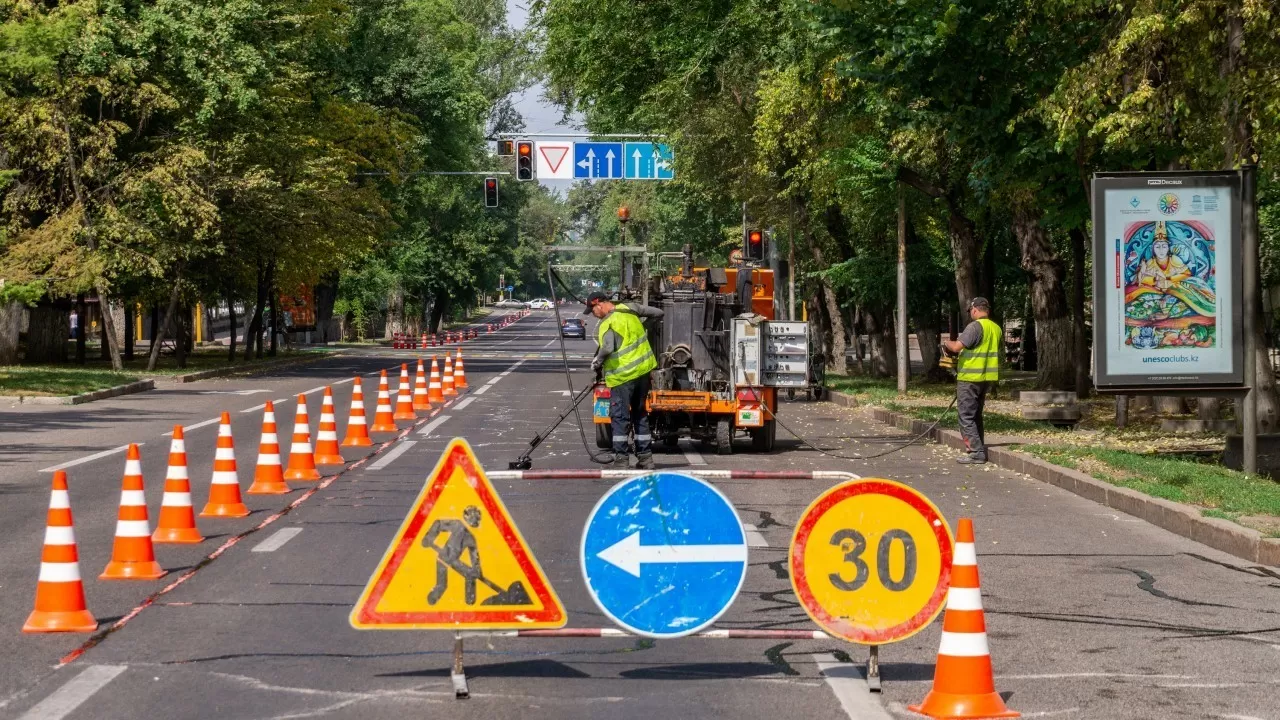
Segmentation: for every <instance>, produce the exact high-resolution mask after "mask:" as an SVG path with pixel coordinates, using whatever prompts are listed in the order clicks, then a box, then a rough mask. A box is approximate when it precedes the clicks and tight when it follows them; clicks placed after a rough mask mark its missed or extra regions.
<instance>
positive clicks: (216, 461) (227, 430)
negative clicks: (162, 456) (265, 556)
mask: <svg viewBox="0 0 1280 720" xmlns="http://www.w3.org/2000/svg"><path fill="white" fill-rule="evenodd" d="M248 514H249V508H247V507H245V504H244V500H242V499H241V498H240V472H239V471H238V470H237V469H236V445H235V441H234V440H233V439H232V437H231V413H226V412H224V413H222V421H221V422H219V423H218V446H217V449H216V450H214V455H213V480H212V481H211V482H210V483H209V502H207V503H205V506H204V509H203V510H201V511H200V517H245V516H246V515H248Z"/></svg>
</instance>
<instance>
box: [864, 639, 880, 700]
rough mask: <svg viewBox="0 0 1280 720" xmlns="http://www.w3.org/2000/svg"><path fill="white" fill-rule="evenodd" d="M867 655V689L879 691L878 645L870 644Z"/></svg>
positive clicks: (874, 691)
mask: <svg viewBox="0 0 1280 720" xmlns="http://www.w3.org/2000/svg"><path fill="white" fill-rule="evenodd" d="M868 650H869V654H868V655H867V690H869V691H871V692H873V693H878V692H880V646H879V645H872V646H871V647H870V648H869V649H868Z"/></svg>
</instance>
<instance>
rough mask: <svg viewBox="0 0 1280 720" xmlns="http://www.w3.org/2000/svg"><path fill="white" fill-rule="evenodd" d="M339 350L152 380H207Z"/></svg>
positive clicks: (310, 359) (314, 358)
mask: <svg viewBox="0 0 1280 720" xmlns="http://www.w3.org/2000/svg"><path fill="white" fill-rule="evenodd" d="M340 352H341V351H340V350H339V351H334V352H327V353H316V354H315V355H314V356H312V355H308V356H304V357H292V358H280V359H279V360H267V361H265V362H260V363H253V364H250V365H231V366H228V367H221V368H212V369H210V370H200V371H197V372H193V373H187V374H185V375H156V376H154V377H153V380H159V381H161V382H171V383H175V384H179V385H180V384H183V383H189V382H196V381H198V380H208V379H210V378H218V377H226V376H228V375H252V374H254V373H256V372H259V371H264V370H271V369H274V368H278V367H280V366H282V365H298V364H302V363H307V362H315V361H317V360H323V359H325V358H330V357H335V356H337V355H338V354H339V353H340Z"/></svg>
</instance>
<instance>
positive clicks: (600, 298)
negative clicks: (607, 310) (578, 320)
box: [582, 292, 609, 315]
mask: <svg viewBox="0 0 1280 720" xmlns="http://www.w3.org/2000/svg"><path fill="white" fill-rule="evenodd" d="M608 299H609V296H608V295H605V294H604V293H602V292H593V293H591V294H590V295H588V296H587V309H585V310H583V311H582V314H583V315H590V314H591V308H593V307H595V306H597V305H599V304H600V303H602V302H604V301H606V300H608Z"/></svg>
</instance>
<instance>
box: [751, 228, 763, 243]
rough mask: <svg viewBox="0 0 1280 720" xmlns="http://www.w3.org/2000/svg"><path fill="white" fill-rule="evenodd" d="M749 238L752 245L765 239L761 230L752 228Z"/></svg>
mask: <svg viewBox="0 0 1280 720" xmlns="http://www.w3.org/2000/svg"><path fill="white" fill-rule="evenodd" d="M747 238H748V240H749V241H750V242H751V244H752V245H759V244H760V242H761V241H762V240H764V235H763V234H762V233H761V232H760V231H759V230H752V231H751V233H750V234H749V235H748V236H747Z"/></svg>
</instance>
